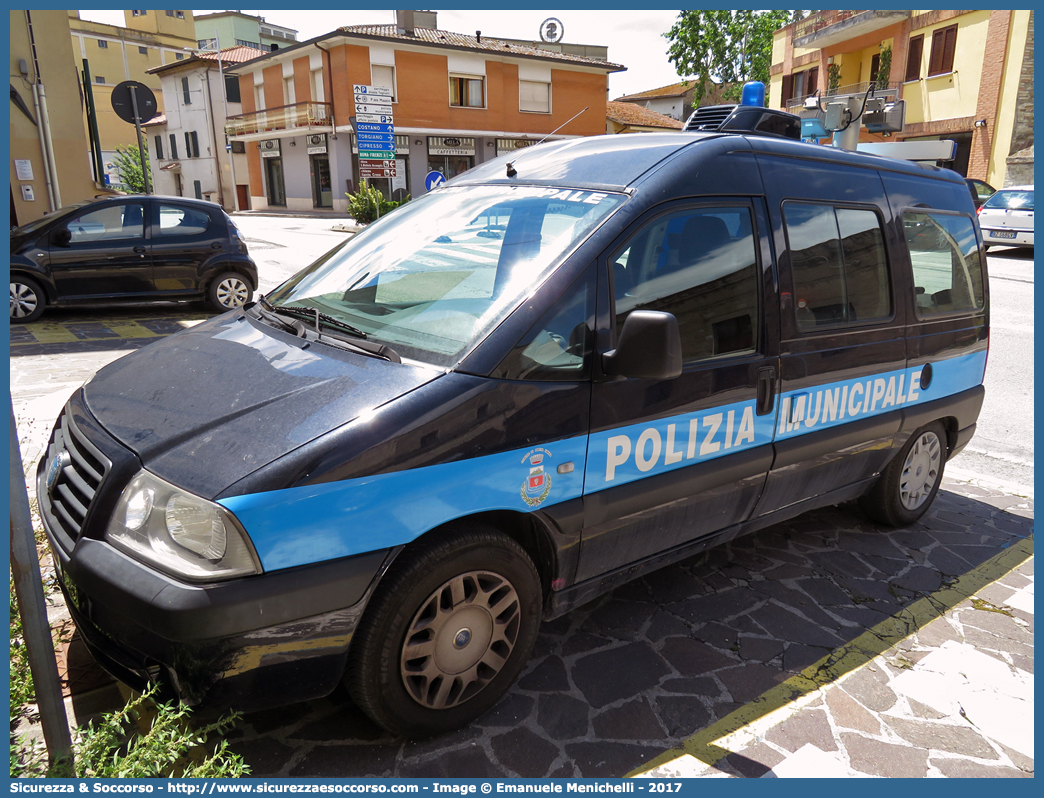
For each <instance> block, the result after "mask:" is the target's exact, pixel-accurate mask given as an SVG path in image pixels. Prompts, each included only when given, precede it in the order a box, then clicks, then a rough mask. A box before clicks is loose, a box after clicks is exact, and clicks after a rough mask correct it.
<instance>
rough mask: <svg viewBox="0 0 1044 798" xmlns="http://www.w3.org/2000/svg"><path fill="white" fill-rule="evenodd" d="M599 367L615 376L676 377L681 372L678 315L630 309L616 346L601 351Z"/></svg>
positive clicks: (668, 378)
mask: <svg viewBox="0 0 1044 798" xmlns="http://www.w3.org/2000/svg"><path fill="white" fill-rule="evenodd" d="M602 371H604V372H605V373H606V374H609V375H612V376H616V377H641V378H645V379H650V380H673V379H674V378H676V377H677V376H678V375H680V374H681V372H682V354H681V333H680V332H679V331H678V319H677V318H675V316H674V314H673V313H664V312H663V311H659V310H635V311H632V312H631V314H630V315H629V316H628V317H627V319H626V320H625V321H624V326H623V330H621V331H620V340H619V341H617V343H616V349H614V350H612V351H611V352H606V353H605V354H603V355H602Z"/></svg>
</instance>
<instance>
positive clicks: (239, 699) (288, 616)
mask: <svg viewBox="0 0 1044 798" xmlns="http://www.w3.org/2000/svg"><path fill="white" fill-rule="evenodd" d="M66 414H67V415H69V416H70V417H75V432H76V435H77V438H76V441H77V442H79V443H80V444H83V443H84V441H87V442H88V443H90V444H91V445H92V446H96V447H97V449H96V451H97V452H98V453H99V454H101V455H104V456H105V458H106V459H107V460H108V461H110V462H109V464H108V465H107V466H106V469H105V471H106V475H105V477H104V478H103V479H102V481H101V484H100V485H99V486H98V489H97V493H96V495H95V496H94V497H93V498H92V500H91V502H90V505H91V506H90V507H89V508H88V510H87V512H86V516H85V519H84V523H83V525H82V528H77V527H76V526H75V525H71V524H70V523H69V522H68V521H67V520H66V519H64V518H63V517H61V514H60V511H59V512H56V511H55V510H56V508H57V505H58V504H59V503H60V497H59V496H57V493H56V494H55V496H54V497H53V499H54V500H53V501H52V497H51V495H50V494H49V492H48V486H47V473H46V472H47V464H48V463H47V461H48V459H49V458H50V457H51V455H50V454H49V457H48V458H45V462H44V463H43V464H42V465H41V469H40V472H39V475H38V478H37V496H38V500H39V506H40V514H41V517H42V519H43V522H44V529H45V531H46V533H47V537H48V541H49V543H50V545H51V551H52V552H53V555H54V560H55V566H56V569H57V572H58V577H59V582H60V584H61V587H62V592H63V593H64V594H65V598H66V602H67V605H68V607H69V611H70V614H71V615H72V617H73V620H74V621H75V622H76V626H77V628H78V629H79V631H80V634H81V637H82V638H83V640H84V642H85V643H86V645H87V648H88V649H89V650H90V651H91V654H92V655H93V656H94V657H95V659H96V660H97V661H98V663H99V664H100V665H102V667H104V668H105V669H106V670H107V671H109V672H110V673H111V674H112V675H113V676H115V677H116V678H117V679H119V680H120V681H123V682H126V683H127V684H129V685H130V686H131V687H134V688H136V689H142V688H144V687H145V685H146V684H147V683H149V682H156V681H158V682H160V684H161V685H162V686H163V687H164V692H166V693H168V694H169V695H170V696H172V697H175V696H176V697H178V698H180V699H181V700H183V701H184V702H185V703H187V704H191V705H206V706H207V707H211V708H215V709H221V708H225V707H229V706H231V707H235V708H237V709H240V710H243V711H250V710H255V709H263V708H266V707H271V706H278V705H281V704H289V703H294V702H297V701H303V700H306V699H310V698H316V697H319V696H323V695H328V694H329V693H330V692H331V691H333V689H334V688H335V687H336V686H337V684H338V682H339V681H340V679H341V676H342V674H343V673H344V668H345V664H346V660H347V656H348V645H349V642H350V640H351V637H352V634H353V633H354V631H355V628H356V626H357V624H358V621H359V618H360V617H361V615H362V612H363V609H364V608H365V606H366V603H367V601H368V600H369V597H370V595H371V594H372V591H373V588H374V586H375V585H376V583H377V581H378V579H379V577H380V576H381V575H382V574H383V572H384V570H385V569H386V567H387V565H388V564H389V563H390V561H391V559H392V555H393V553H394V550H392V549H382V550H378V551H373V552H367V553H365V554H359V555H356V556H354V557H346V558H343V559H339V560H332V561H328V562H324V563H318V564H315V565H309V566H303V567H300V568H293V569H287V570H282V571H274V572H271V573H266V574H261V575H259V576H252V577H246V578H243V579H236V580H230V581H226V582H215V583H211V584H202V585H197V584H187V583H184V582H180V581H178V580H176V579H173V578H171V577H169V576H167V575H165V574H162V573H160V572H158V571H156V570H154V569H152V568H150V567H148V566H147V565H144V564H143V563H140V562H138V561H137V560H135V559H133V558H131V557H130V556H128V555H126V554H124V553H123V552H121V551H119V550H118V549H116V548H114V547H113V546H111V545H109V544H108V543H106V542H105V541H104V540H102V539H100V538H101V530H103V529H104V528H105V525H106V523H107V515H108V513H100V512H98V510H99V509H101V508H102V507H105V506H111V505H112V504H114V503H115V499H114V498H112V494H113V493H115V494H117V495H118V493H119V491H120V490H121V489H122V482H121V481H120V480H118V479H115V475H116V474H118V473H120V472H121V468H120V462H121V460H122V455H121V454H120V453H119V451H118V450H117V449H116V448H114V445H113V441H112V440H111V439H107V436H106V435H105V433H104V431H103V430H101V429H100V428H99V427H97V425H96V422H93V419H92V418H91V417H90V416H89V414H87V413H86V412H85V408H83V406H82V404H80V403H79V402H78V401H77V397H74V399H73V400H72V401H70V404H69V406H67V408H66V410H65V411H64V413H63V417H64V416H65V415H66ZM60 424H61V422H60ZM59 429H61V427H60V426H59ZM66 429H68V423H67V426H66ZM58 435H60V432H56V436H58ZM54 440H55V438H52V447H51V448H52V449H53V448H54ZM110 511H111V510H110Z"/></svg>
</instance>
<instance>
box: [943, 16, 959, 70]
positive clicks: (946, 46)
mask: <svg viewBox="0 0 1044 798" xmlns="http://www.w3.org/2000/svg"><path fill="white" fill-rule="evenodd" d="M956 50H957V26H956V25H953V26H951V27H949V28H947V29H946V34H945V38H944V41H943V64H942V71H943V72H953V56H954V53H955V52H956Z"/></svg>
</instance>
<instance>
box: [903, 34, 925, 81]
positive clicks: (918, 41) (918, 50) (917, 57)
mask: <svg viewBox="0 0 1044 798" xmlns="http://www.w3.org/2000/svg"><path fill="white" fill-rule="evenodd" d="M923 53H924V35H923V34H922V35H920V36H914V37H913V38H911V39H910V52H909V53H908V54H907V56H906V77H905V78H904V79H905V80H917V79H918V78H919V77H921V55H922V54H923Z"/></svg>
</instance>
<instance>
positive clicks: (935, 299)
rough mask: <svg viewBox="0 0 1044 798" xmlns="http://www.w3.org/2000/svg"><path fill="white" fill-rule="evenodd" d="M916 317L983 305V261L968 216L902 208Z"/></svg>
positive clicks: (977, 307) (974, 308) (954, 311)
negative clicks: (903, 209) (912, 280)
mask: <svg viewBox="0 0 1044 798" xmlns="http://www.w3.org/2000/svg"><path fill="white" fill-rule="evenodd" d="M903 229H904V231H905V233H906V244H907V246H908V247H909V249H910V263H911V265H912V266H913V278H914V292H915V300H916V306H917V314H918V315H919V316H932V315H936V314H941V313H956V312H960V311H969V310H978V309H980V308H981V307H982V306H983V291H982V263H981V262H980V260H979V249H978V243H977V241H976V240H975V228H974V226H973V225H972V220H971V218H970V217H968V216H957V215H951V214H943V213H926V212H923V211H904V212H903Z"/></svg>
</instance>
